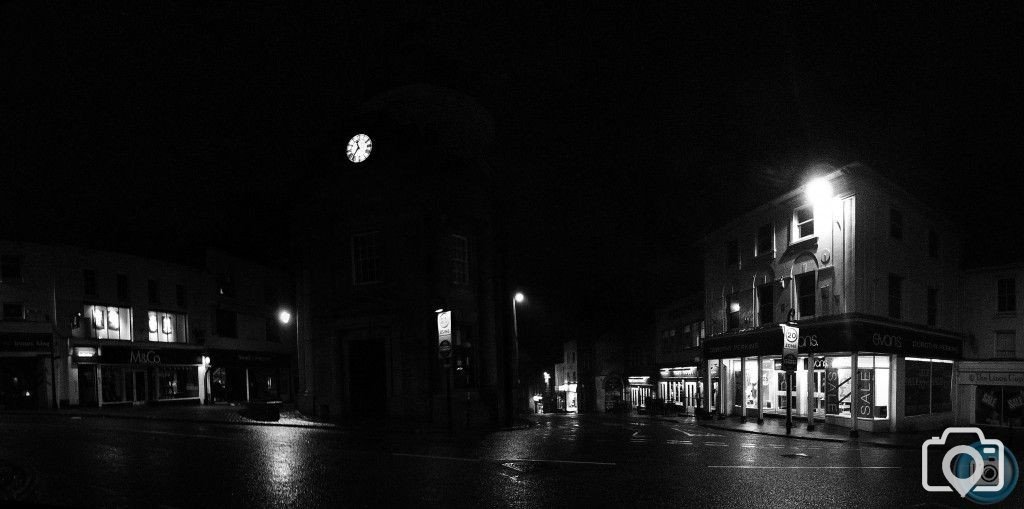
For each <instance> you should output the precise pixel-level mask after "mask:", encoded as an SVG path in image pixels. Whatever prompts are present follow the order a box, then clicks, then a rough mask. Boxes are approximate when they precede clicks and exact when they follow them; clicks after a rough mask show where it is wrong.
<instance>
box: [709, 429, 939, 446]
mask: <svg viewBox="0 0 1024 509" xmlns="http://www.w3.org/2000/svg"><path fill="white" fill-rule="evenodd" d="M697 425H698V426H700V427H702V428H709V429H717V430H722V431H732V432H735V433H749V434H752V435H767V436H772V437H779V438H796V439H800V440H814V441H818V442H833V443H845V444H850V443H852V444H857V445H868V446H871V447H881V448H885V449H914V450H917V449H920V446H916V445H905V444H890V443H885V442H872V441H861V440H858V439H855V438H850V439H846V438H831V437H809V436H801V435H786V434H783V433H772V432H768V431H754V430H746V429H736V428H730V427H727V426H715V425H714V424H702V423H697Z"/></svg>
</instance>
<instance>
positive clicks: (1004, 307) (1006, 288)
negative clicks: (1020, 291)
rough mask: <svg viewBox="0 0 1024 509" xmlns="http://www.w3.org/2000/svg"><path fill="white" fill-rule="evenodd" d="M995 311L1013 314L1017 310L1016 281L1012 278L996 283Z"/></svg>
mask: <svg viewBox="0 0 1024 509" xmlns="http://www.w3.org/2000/svg"><path fill="white" fill-rule="evenodd" d="M997 306H998V307H997V308H996V309H997V310H998V311H1000V312H1013V311H1016V310H1017V280H1016V279H1014V278H1006V279H1000V280H999V282H998V303H997Z"/></svg>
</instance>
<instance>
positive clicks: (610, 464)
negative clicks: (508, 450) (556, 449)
mask: <svg viewBox="0 0 1024 509" xmlns="http://www.w3.org/2000/svg"><path fill="white" fill-rule="evenodd" d="M501 461H529V462H533V463H566V464H570V465H607V466H612V467H614V466H615V465H616V463H608V462H605V461H576V460H535V459H523V458H516V459H508V460H501Z"/></svg>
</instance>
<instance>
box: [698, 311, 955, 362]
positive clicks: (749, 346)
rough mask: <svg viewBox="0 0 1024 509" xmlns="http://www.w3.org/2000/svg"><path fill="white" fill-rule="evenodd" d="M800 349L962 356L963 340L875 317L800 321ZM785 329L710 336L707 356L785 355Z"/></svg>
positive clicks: (710, 357) (935, 356)
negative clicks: (875, 318) (888, 322)
mask: <svg viewBox="0 0 1024 509" xmlns="http://www.w3.org/2000/svg"><path fill="white" fill-rule="evenodd" d="M799 327H800V333H799V339H798V347H799V352H800V353H801V354H806V353H810V352H813V353H815V354H821V353H827V352H876V353H894V354H898V355H914V356H920V357H934V358H939V359H958V358H960V357H961V355H962V352H963V340H962V339H960V338H957V337H955V336H951V335H947V334H939V333H935V332H931V331H923V330H913V329H909V328H902V327H892V326H889V325H886V324H881V323H877V322H875V321H874V320H870V321H869V320H863V319H857V318H849V319H846V320H841V321H833V322H828V323H800V324H799ZM782 339H783V334H782V330H781V329H780V328H779V327H766V328H763V329H760V330H758V329H754V330H749V331H741V332H738V333H732V334H723V335H722V336H719V337H712V338H709V340H708V341H705V343H704V347H705V352H706V355H707V358H709V359H717V358H726V357H741V356H743V357H745V356H752V355H781V354H782Z"/></svg>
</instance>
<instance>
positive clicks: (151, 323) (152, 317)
mask: <svg viewBox="0 0 1024 509" xmlns="http://www.w3.org/2000/svg"><path fill="white" fill-rule="evenodd" d="M149 332H151V333H154V334H155V333H156V313H150V314H149Z"/></svg>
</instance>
